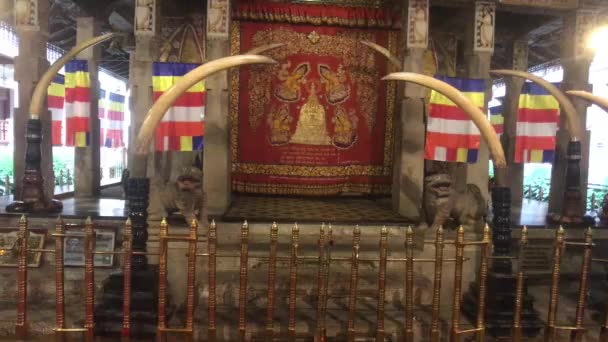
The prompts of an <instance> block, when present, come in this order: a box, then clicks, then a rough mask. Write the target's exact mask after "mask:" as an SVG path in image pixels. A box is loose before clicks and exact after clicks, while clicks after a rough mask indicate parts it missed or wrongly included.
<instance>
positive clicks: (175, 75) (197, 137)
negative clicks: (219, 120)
mask: <svg viewBox="0 0 608 342" xmlns="http://www.w3.org/2000/svg"><path fill="white" fill-rule="evenodd" d="M196 67H198V64H185V63H154V65H153V81H152V85H153V89H154V101H156V100H157V99H158V98H159V97H160V96H161V95H162V94H163V93H164V92H165V91H167V90H168V89H169V88H171V86H172V85H173V84H175V82H176V81H177V80H178V79H180V78H181V77H182V76H183V75H185V74H186V73H188V72H189V71H191V70H192V69H194V68H196ZM204 116H205V85H204V83H203V82H202V81H201V82H199V83H197V84H195V85H194V86H192V88H190V89H188V91H187V92H186V93H184V94H183V95H182V96H180V97H179V98H178V99H177V101H175V103H174V104H173V106H172V107H171V108H169V110H168V111H167V113H166V114H165V116H164V117H163V119H162V121H161V122H160V124H159V125H158V128H157V129H156V146H155V148H156V150H157V151H200V150H202V149H203V136H204V135H205V126H204V123H203V119H204Z"/></svg>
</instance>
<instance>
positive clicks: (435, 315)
mask: <svg viewBox="0 0 608 342" xmlns="http://www.w3.org/2000/svg"><path fill="white" fill-rule="evenodd" d="M442 271H443V227H442V226H439V227H437V233H436V235H435V272H434V279H433V303H432V314H431V336H430V341H431V342H439V338H440V330H439V309H440V307H441V272H442Z"/></svg>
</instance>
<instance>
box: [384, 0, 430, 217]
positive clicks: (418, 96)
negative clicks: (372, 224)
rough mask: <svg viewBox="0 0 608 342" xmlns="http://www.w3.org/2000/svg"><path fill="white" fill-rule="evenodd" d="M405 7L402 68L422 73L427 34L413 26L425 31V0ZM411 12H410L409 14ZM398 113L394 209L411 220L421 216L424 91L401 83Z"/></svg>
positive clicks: (426, 8) (410, 3) (394, 171)
mask: <svg viewBox="0 0 608 342" xmlns="http://www.w3.org/2000/svg"><path fill="white" fill-rule="evenodd" d="M408 5H409V6H408V10H407V12H406V15H404V16H403V18H404V19H405V20H407V21H406V24H405V25H404V27H406V28H407V34H406V36H407V44H406V51H405V59H404V62H403V70H404V71H408V72H417V73H422V72H423V71H424V52H425V50H426V48H427V46H428V34H427V36H417V34H416V32H415V30H414V29H413V28H414V27H417V28H420V27H421V26H423V27H426V28H427V29H426V30H420V29H419V30H418V32H421V31H422V32H424V31H426V32H428V23H429V21H428V6H429V5H428V1H426V0H423V1H419V0H409V4H408ZM416 10H418V11H424V12H426V13H427V15H426V21H424V20H422V18H419V17H416V16H415V15H413V14H414V12H415V11H416ZM408 14H412V15H408ZM400 89H403V98H402V99H401V113H400V115H399V119H398V120H396V122H397V123H398V125H397V130H396V134H395V156H394V169H393V187H392V189H393V193H392V201H393V209H394V210H395V211H397V212H399V214H401V215H403V216H405V217H407V218H408V219H412V220H419V219H420V217H421V205H422V192H423V181H424V139H425V132H426V127H425V125H424V122H425V120H424V107H425V102H424V97H425V93H426V90H425V89H424V88H422V87H420V86H417V85H414V84H412V83H406V84H405V85H403V88H400Z"/></svg>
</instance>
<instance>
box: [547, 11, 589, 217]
mask: <svg viewBox="0 0 608 342" xmlns="http://www.w3.org/2000/svg"><path fill="white" fill-rule="evenodd" d="M595 21H596V13H595V12H593V11H588V10H579V11H575V12H572V13H569V14H567V15H566V16H565V17H564V30H563V33H562V58H561V61H562V67H563V69H564V79H563V81H562V87H561V89H562V90H564V91H565V90H573V89H576V90H587V91H591V85H590V84H589V67H590V66H591V62H592V61H593V54H592V52H591V51H590V49H589V48H588V47H587V46H586V45H585V44H586V42H587V39H586V38H587V37H588V34H589V33H590V32H591V31H592V29H593V27H594V26H595ZM571 99H572V102H573V104H574V107H575V108H576V111H577V113H578V115H579V119H580V124H581V127H582V128H583V130H584V134H583V136H582V137H580V140H581V152H582V159H581V161H580V186H581V198H582V201H581V202H582V203H580V206H581V208H577V209H578V211H580V215H583V214H584V205H585V201H586V198H587V183H588V178H589V135H590V132H589V131H587V130H586V127H587V126H586V124H587V107H588V105H589V104H588V103H587V102H585V101H583V100H581V99H575V98H571ZM565 128H566V120H565V115H560V130H559V132H558V134H557V146H556V155H555V162H554V163H553V168H552V170H551V192H550V196H549V213H562V212H563V209H564V208H563V205H564V193H565V192H566V170H567V166H568V157H567V150H568V143H569V142H570V135H569V134H568V132H567V131H566V129H565Z"/></svg>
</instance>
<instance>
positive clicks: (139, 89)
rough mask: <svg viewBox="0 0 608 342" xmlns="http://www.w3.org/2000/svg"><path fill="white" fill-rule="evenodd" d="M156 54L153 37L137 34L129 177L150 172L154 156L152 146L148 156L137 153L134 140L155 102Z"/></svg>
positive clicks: (132, 74)
mask: <svg viewBox="0 0 608 342" xmlns="http://www.w3.org/2000/svg"><path fill="white" fill-rule="evenodd" d="M157 55H158V48H157V43H156V38H155V37H154V36H143V37H137V41H136V44H135V52H134V53H132V54H131V59H130V63H129V64H130V69H129V87H130V89H131V98H130V99H129V104H130V111H131V123H130V128H129V129H130V131H129V138H130V142H129V151H128V155H127V159H128V169H129V172H130V176H131V177H135V178H144V177H146V175H148V159H149V158H153V155H154V153H152V152H153V149H152V148H150V153H149V154H148V155H139V154H136V153H135V142H136V139H137V135H138V134H139V128H140V127H141V125H142V124H143V122H144V119H145V117H146V113H147V112H148V110H149V109H150V108H151V107H152V104H153V103H154V101H153V98H152V63H153V62H154V61H155V60H156V58H157ZM150 164H152V163H150ZM150 166H153V165H150Z"/></svg>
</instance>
